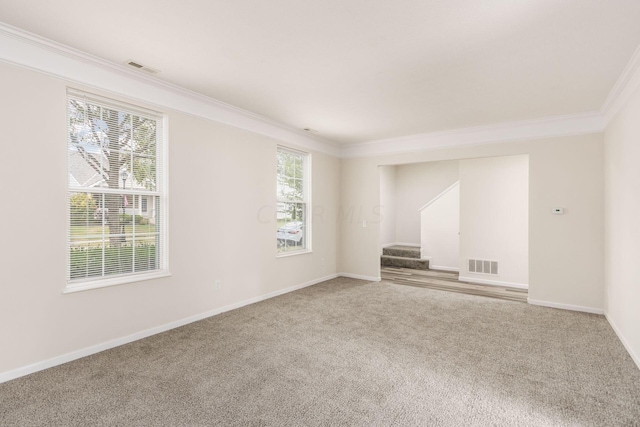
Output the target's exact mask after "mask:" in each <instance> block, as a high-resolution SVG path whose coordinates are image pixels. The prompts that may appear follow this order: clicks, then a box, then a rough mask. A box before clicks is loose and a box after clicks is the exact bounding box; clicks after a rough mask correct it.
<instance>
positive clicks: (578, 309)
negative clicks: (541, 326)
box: [527, 298, 604, 314]
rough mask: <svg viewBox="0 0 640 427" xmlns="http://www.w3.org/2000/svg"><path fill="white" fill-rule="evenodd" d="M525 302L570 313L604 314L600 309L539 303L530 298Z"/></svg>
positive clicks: (547, 302)
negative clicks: (569, 311)
mask: <svg viewBox="0 0 640 427" xmlns="http://www.w3.org/2000/svg"><path fill="white" fill-rule="evenodd" d="M527 302H528V303H529V304H531V305H539V306H542V307H551V308H559V309H562V310H571V311H582V312H584V313H593V314H604V310H603V309H601V308H594V307H584V306H581V305H571V304H561V303H557V302H550V301H540V300H535V299H531V298H528V299H527Z"/></svg>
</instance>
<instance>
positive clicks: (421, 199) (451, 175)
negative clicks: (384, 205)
mask: <svg viewBox="0 0 640 427" xmlns="http://www.w3.org/2000/svg"><path fill="white" fill-rule="evenodd" d="M396 171H397V172H396V242H399V243H411V244H416V245H419V244H420V212H419V210H420V208H421V207H422V206H424V205H425V204H426V203H427V202H429V200H431V199H433V198H434V197H436V196H437V195H438V194H440V193H442V192H443V191H444V190H446V189H447V188H449V187H450V186H451V185H452V184H453V183H454V182H456V181H457V180H458V161H457V160H453V161H445V162H428V163H424V162H423V163H414V164H402V165H398V166H396Z"/></svg>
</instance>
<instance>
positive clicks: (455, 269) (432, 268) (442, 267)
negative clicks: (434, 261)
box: [425, 257, 460, 272]
mask: <svg viewBox="0 0 640 427" xmlns="http://www.w3.org/2000/svg"><path fill="white" fill-rule="evenodd" d="M429 258H431V257H425V259H429ZM429 270H442V271H455V272H458V271H460V269H459V268H458V267H444V266H442V265H431V264H429Z"/></svg>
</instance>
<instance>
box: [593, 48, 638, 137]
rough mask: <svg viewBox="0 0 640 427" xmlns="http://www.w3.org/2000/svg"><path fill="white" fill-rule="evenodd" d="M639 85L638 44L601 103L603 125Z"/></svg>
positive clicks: (614, 114)
mask: <svg viewBox="0 0 640 427" xmlns="http://www.w3.org/2000/svg"><path fill="white" fill-rule="evenodd" d="M638 87H640V46H638V48H637V49H636V51H635V52H634V53H633V55H632V56H631V59H630V60H629V62H628V63H627V66H626V67H625V68H624V70H623V71H622V74H620V77H618V80H617V81H616V83H615V84H614V85H613V88H612V89H611V91H610V92H609V96H607V99H606V100H605V102H604V104H603V105H602V109H601V111H602V113H603V115H604V119H605V126H606V125H608V124H609V122H611V120H613V118H614V117H615V116H616V114H618V112H619V111H620V109H621V108H622V107H623V106H624V104H625V103H626V102H627V100H628V99H629V97H630V96H631V94H632V93H633V92H635V90H636V89H638Z"/></svg>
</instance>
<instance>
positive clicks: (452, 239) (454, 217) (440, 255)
mask: <svg viewBox="0 0 640 427" xmlns="http://www.w3.org/2000/svg"><path fill="white" fill-rule="evenodd" d="M420 224H421V226H420V248H421V251H422V257H423V258H429V259H430V268H432V269H434V270H449V271H458V269H459V261H460V257H459V254H460V235H459V231H460V182H459V181H456V182H455V183H454V184H453V185H451V186H450V187H449V188H447V189H446V190H445V191H443V192H442V193H440V194H439V195H438V196H436V197H434V198H433V199H432V200H431V201H430V202H429V203H427V204H426V205H424V206H423V207H421V208H420Z"/></svg>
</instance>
